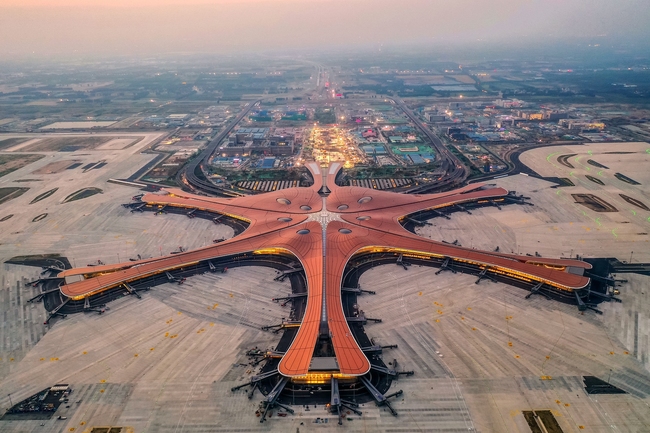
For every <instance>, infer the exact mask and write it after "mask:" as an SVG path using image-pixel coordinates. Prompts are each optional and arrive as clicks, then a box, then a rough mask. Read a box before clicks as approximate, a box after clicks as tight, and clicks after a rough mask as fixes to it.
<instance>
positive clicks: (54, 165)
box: [32, 159, 81, 174]
mask: <svg viewBox="0 0 650 433" xmlns="http://www.w3.org/2000/svg"><path fill="white" fill-rule="evenodd" d="M77 163H79V161H76V160H70V159H68V160H64V161H55V162H50V163H49V164H47V165H46V166H44V167H41V168H39V169H38V170H36V171H32V174H56V173H61V172H62V171H63V170H66V169H68V168H69V167H70V166H72V165H74V164H77ZM79 164H81V163H79Z"/></svg>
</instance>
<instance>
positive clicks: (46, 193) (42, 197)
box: [29, 188, 59, 204]
mask: <svg viewBox="0 0 650 433" xmlns="http://www.w3.org/2000/svg"><path fill="white" fill-rule="evenodd" d="M58 189H59V188H53V189H51V190H49V191H45V192H44V193H43V194H39V195H37V196H36V198H34V200H32V201H30V202H29V204H34V203H38V202H39V201H41V200H45V199H46V198H48V197H49V196H51V195H52V194H54V193H55V192H57V191H58Z"/></svg>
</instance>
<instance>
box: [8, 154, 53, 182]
mask: <svg viewBox="0 0 650 433" xmlns="http://www.w3.org/2000/svg"><path fill="white" fill-rule="evenodd" d="M44 156H45V155H23V154H18V155H11V154H2V155H0V177H2V176H5V175H7V174H9V173H11V172H13V171H16V170H18V169H21V168H23V167H25V166H26V165H29V164H31V163H32V162H35V161H38V160H39V159H41V158H43V157H44Z"/></svg>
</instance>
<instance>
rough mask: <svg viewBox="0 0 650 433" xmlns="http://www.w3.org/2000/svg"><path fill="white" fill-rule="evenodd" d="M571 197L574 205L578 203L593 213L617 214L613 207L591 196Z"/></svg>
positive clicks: (576, 195) (575, 195) (579, 195)
mask: <svg viewBox="0 0 650 433" xmlns="http://www.w3.org/2000/svg"><path fill="white" fill-rule="evenodd" d="M571 197H573V199H574V200H575V201H576V203H580V204H581V205H583V206H586V207H588V208H589V209H591V210H592V211H594V212H618V209H616V208H615V207H614V206H612V205H611V204H609V203H607V202H606V201H605V200H603V199H602V198H600V197H598V196H595V195H593V194H571Z"/></svg>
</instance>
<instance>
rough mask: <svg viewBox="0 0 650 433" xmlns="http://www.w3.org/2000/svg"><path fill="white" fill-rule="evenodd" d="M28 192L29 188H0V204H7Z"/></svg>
mask: <svg viewBox="0 0 650 433" xmlns="http://www.w3.org/2000/svg"><path fill="white" fill-rule="evenodd" d="M27 191H29V188H19V187H8V188H0V204H2V203H5V202H8V201H9V200H12V199H14V198H16V197H20V196H21V195H23V194H25V193H26V192H27Z"/></svg>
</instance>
